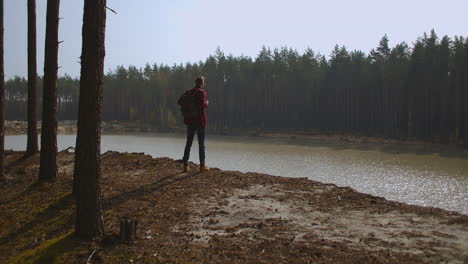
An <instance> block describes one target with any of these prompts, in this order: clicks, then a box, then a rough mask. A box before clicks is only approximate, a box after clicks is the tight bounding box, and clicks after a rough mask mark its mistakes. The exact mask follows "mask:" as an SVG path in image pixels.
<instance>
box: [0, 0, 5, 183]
mask: <svg viewBox="0 0 468 264" xmlns="http://www.w3.org/2000/svg"><path fill="white" fill-rule="evenodd" d="M4 96H5V72H4V68H3V0H0V182H2V181H5V175H4V173H3V157H4V147H5V141H4V140H5V137H4V126H3V123H4V121H5V120H4V116H3V108H4V106H3V101H4Z"/></svg>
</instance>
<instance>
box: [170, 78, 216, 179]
mask: <svg viewBox="0 0 468 264" xmlns="http://www.w3.org/2000/svg"><path fill="white" fill-rule="evenodd" d="M204 86H205V78H204V77H203V76H199V77H197V78H196V79H195V87H194V88H192V89H189V90H187V91H185V92H184V94H182V96H181V97H180V98H179V100H178V101H177V104H178V105H180V106H181V110H182V114H183V116H184V123H185V125H187V141H186V143H185V150H184V157H183V158H182V162H183V164H184V172H187V171H188V170H189V167H188V161H189V157H190V149H191V147H192V143H193V138H194V137H195V133H196V134H197V137H198V151H199V156H200V171H209V170H210V169H209V168H208V167H207V166H206V164H205V128H206V108H208V100H207V99H206V92H205V90H203V87H204Z"/></svg>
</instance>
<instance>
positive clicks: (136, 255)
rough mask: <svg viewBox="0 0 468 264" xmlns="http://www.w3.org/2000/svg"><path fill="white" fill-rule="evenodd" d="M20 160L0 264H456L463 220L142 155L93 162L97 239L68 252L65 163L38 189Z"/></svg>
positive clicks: (0, 227)
mask: <svg viewBox="0 0 468 264" xmlns="http://www.w3.org/2000/svg"><path fill="white" fill-rule="evenodd" d="M22 155H23V153H21V152H7V155H6V175H7V177H8V183H7V184H6V185H3V186H0V193H1V194H2V195H1V196H0V263H86V262H87V261H88V260H89V262H90V263H468V216H466V215H461V214H459V213H455V212H448V211H445V210H442V209H435V208H424V207H420V206H414V205H406V204H403V203H398V202H393V201H387V200H385V199H384V198H380V197H375V196H371V195H367V194H362V193H358V192H356V191H354V190H352V189H351V188H341V187H337V186H335V185H333V184H323V183H319V182H315V181H311V180H307V179H305V178H285V177H276V176H270V175H265V174H258V173H240V172H236V171H222V170H219V169H216V168H212V170H211V171H210V172H203V173H200V172H199V171H198V167H197V166H196V165H195V164H191V165H190V168H191V170H190V171H189V172H188V173H182V172H181V171H182V165H181V164H179V163H177V162H176V161H174V160H172V159H170V158H152V157H151V156H148V155H144V154H142V153H117V152H107V153H104V154H103V155H102V163H101V166H102V168H101V169H102V175H101V192H102V205H103V212H104V222H105V232H106V237H105V238H104V239H103V240H102V241H98V242H92V243H85V242H76V240H75V239H74V238H73V236H72V231H73V229H72V228H73V221H74V215H73V214H74V203H73V199H72V198H70V197H71V195H70V191H71V182H72V173H73V159H74V155H73V153H69V152H61V153H59V159H58V160H59V169H58V171H59V178H58V179H57V181H55V182H48V183H41V184H38V183H36V177H37V174H38V168H39V167H38V163H39V157H38V155H35V156H32V157H29V158H22ZM123 216H127V217H134V218H136V219H138V238H137V240H135V241H133V242H121V241H119V238H118V234H119V222H120V219H121V218H122V217H123ZM70 234H71V235H70ZM67 241H68V242H67ZM70 241H72V242H70ZM67 243H68V244H67ZM70 245H71V246H70ZM93 253H94V254H93ZM46 255H47V256H46ZM46 260H47V261H48V262H47V261H46Z"/></svg>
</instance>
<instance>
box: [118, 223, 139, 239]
mask: <svg viewBox="0 0 468 264" xmlns="http://www.w3.org/2000/svg"><path fill="white" fill-rule="evenodd" d="M137 227H138V220H137V219H135V218H133V219H128V218H126V217H124V218H122V219H120V240H121V241H133V240H135V239H136V238H137Z"/></svg>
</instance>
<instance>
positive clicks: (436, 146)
mask: <svg viewBox="0 0 468 264" xmlns="http://www.w3.org/2000/svg"><path fill="white" fill-rule="evenodd" d="M102 128H103V134H111V135H113V134H117V135H122V134H134V133H176V134H185V128H183V127H180V128H164V129H160V128H156V127H153V126H150V125H149V124H139V123H137V122H120V121H105V122H103V126H102ZM40 130H41V122H38V133H40ZM228 131H229V132H228ZM76 132H77V127H76V120H67V121H60V122H58V127H57V133H58V134H76ZM22 134H27V122H26V121H10V120H6V121H5V135H22ZM207 134H209V135H219V136H234V137H236V136H241V137H242V136H244V137H254V138H265V139H278V140H281V141H284V142H285V143H293V144H298V143H301V142H303V143H305V144H307V143H343V144H360V145H361V144H370V145H382V146H395V147H398V146H401V147H410V148H412V147H414V148H418V149H419V148H424V150H428V151H431V150H432V149H433V150H435V151H440V150H443V151H461V152H467V151H468V147H465V146H462V145H459V144H449V143H447V144H442V143H433V142H426V141H422V140H400V139H391V138H383V137H375V136H358V135H346V134H342V135H340V134H323V133H312V132H310V133H306V132H291V133H287V132H275V131H240V130H239V129H232V130H226V131H223V132H219V131H213V130H211V129H210V128H208V129H207ZM467 154H468V153H467Z"/></svg>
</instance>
